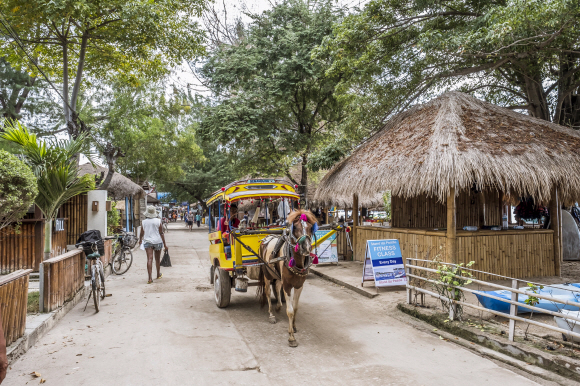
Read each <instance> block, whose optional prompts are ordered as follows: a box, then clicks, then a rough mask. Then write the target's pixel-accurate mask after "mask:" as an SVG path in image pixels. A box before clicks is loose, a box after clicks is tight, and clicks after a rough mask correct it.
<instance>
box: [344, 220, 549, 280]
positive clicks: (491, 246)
mask: <svg viewBox="0 0 580 386" xmlns="http://www.w3.org/2000/svg"><path fill="white" fill-rule="evenodd" d="M355 232H356V240H355V248H354V251H355V259H356V260H358V261H363V260H364V257H365V248H366V242H367V240H380V239H397V240H399V244H400V246H401V253H402V255H403V261H405V259H407V258H412V259H425V260H433V259H435V258H437V259H439V260H441V261H445V259H446V253H445V252H446V234H445V232H442V231H427V230H421V229H401V228H380V227H364V226H363V227H361V226H359V227H355ZM457 260H458V261H456V262H455V263H469V262H470V261H474V262H475V263H474V265H473V266H472V268H473V269H477V270H480V271H486V272H491V273H495V274H497V275H504V276H508V277H513V278H524V277H534V276H535V277H541V276H553V275H556V270H555V267H556V266H555V262H554V244H553V231H552V230H550V229H541V230H540V229H535V230H532V229H530V230H507V231H478V232H467V231H458V232H457ZM449 263H452V262H451V261H449ZM479 279H481V280H494V279H493V278H492V277H491V276H489V275H487V276H481V277H479Z"/></svg>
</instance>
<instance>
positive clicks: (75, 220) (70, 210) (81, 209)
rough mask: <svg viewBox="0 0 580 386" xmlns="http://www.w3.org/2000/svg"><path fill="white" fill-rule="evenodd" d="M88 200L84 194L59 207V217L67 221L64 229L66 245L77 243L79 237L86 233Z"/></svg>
mask: <svg viewBox="0 0 580 386" xmlns="http://www.w3.org/2000/svg"><path fill="white" fill-rule="evenodd" d="M87 208H88V198H87V195H86V194H79V195H78V196H74V197H73V198H71V199H70V200H68V201H67V202H65V203H64V204H63V205H62V206H61V207H60V216H61V217H66V218H68V219H69V221H68V222H67V224H66V226H65V229H66V231H67V242H66V243H67V244H69V245H72V244H74V243H76V242H77V239H78V238H79V236H80V235H81V234H82V233H83V232H86V231H87V217H88V211H87Z"/></svg>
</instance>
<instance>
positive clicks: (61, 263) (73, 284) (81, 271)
mask: <svg viewBox="0 0 580 386" xmlns="http://www.w3.org/2000/svg"><path fill="white" fill-rule="evenodd" d="M40 275H41V276H42V277H41V282H42V283H43V285H42V287H41V288H40V301H41V311H42V312H51V311H54V310H55V309H57V308H59V307H61V306H62V305H63V304H65V303H66V302H67V301H69V300H71V299H72V298H73V297H74V295H75V294H76V293H77V292H78V291H79V290H80V289H81V288H83V286H84V282H85V255H84V253H83V251H82V250H80V249H77V250H74V251H70V252H67V253H65V254H63V255H60V256H56V257H53V258H50V259H48V260H45V261H44V262H43V263H42V265H41V269H40Z"/></svg>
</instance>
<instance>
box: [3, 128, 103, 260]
mask: <svg viewBox="0 0 580 386" xmlns="http://www.w3.org/2000/svg"><path fill="white" fill-rule="evenodd" d="M4 130H5V131H4V132H3V133H1V134H0V138H3V139H5V140H7V141H11V142H14V143H15V144H17V145H19V146H20V150H21V151H22V153H21V154H22V159H23V160H24V162H26V163H27V164H28V166H30V168H31V169H32V172H33V173H34V175H35V176H36V179H37V184H38V196H36V199H35V204H36V205H37V206H38V207H39V208H40V210H41V211H42V213H43V214H44V217H45V218H46V222H45V225H44V259H45V260H46V259H48V258H50V250H51V248H52V222H53V220H54V219H55V218H56V216H57V214H58V209H59V208H60V207H61V205H62V204H64V203H65V202H67V201H68V200H69V199H70V198H72V197H74V196H76V195H78V194H82V193H86V192H88V191H89V190H93V189H94V188H95V179H94V176H93V175H91V174H87V175H84V176H79V173H78V172H79V169H78V163H77V157H78V155H79V154H85V155H87V157H88V158H89V159H92V154H91V153H90V151H89V144H88V141H87V137H86V135H81V136H79V137H78V138H77V139H70V140H55V141H51V142H46V141H41V140H38V139H37V138H36V135H35V134H32V133H30V132H29V131H28V129H27V128H26V127H24V126H22V125H21V124H20V122H18V121H15V122H12V121H10V122H7V123H6V125H5V128H4Z"/></svg>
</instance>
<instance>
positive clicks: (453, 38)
mask: <svg viewBox="0 0 580 386" xmlns="http://www.w3.org/2000/svg"><path fill="white" fill-rule="evenodd" d="M579 16H580V3H578V2H577V1H573V0H551V1H544V0H525V1H524V0H502V1H495V0H445V1H420V0H413V1H410V2H402V1H399V0H375V1H371V2H370V3H368V4H367V5H366V6H365V8H364V10H362V11H361V12H359V13H357V14H354V15H350V16H348V17H346V18H345V20H344V21H343V22H342V23H341V24H339V25H337V26H336V27H335V30H334V32H335V34H334V36H333V38H332V39H328V40H327V41H326V42H325V44H324V46H323V47H321V48H320V49H319V50H318V51H317V52H316V54H315V57H317V58H321V59H322V58H332V59H333V62H332V67H331V69H330V70H329V74H334V73H337V74H342V75H343V76H344V77H343V82H342V83H341V85H340V86H339V88H340V90H341V95H343V96H346V95H350V96H351V97H354V98H360V99H361V100H362V101H366V102H367V103H369V102H370V101H373V103H369V104H373V105H374V108H372V109H370V110H369V111H370V112H371V113H372V112H374V114H376V115H375V117H380V118H379V119H375V120H374V121H373V122H372V123H373V124H374V125H375V127H378V126H379V124H381V123H383V122H384V120H386V119H388V118H389V117H390V116H391V115H392V114H394V113H396V112H399V111H402V110H404V109H406V108H407V107H408V106H409V105H410V104H413V103H416V102H417V101H421V100H425V99H427V98H429V97H430V96H432V95H434V94H439V93H440V92H441V91H444V90H447V89H459V90H461V91H464V92H471V93H476V94H478V95H481V96H483V97H484V98H485V99H487V100H488V101H490V102H492V103H496V104H500V105H503V106H506V107H509V108H512V109H521V110H524V111H527V112H528V114H530V115H531V116H534V117H537V118H540V119H544V120H548V121H553V122H556V123H559V124H562V125H566V126H570V127H575V128H578V127H580V98H578V97H577V96H576V95H577V94H578V91H579V87H580V47H579V45H578V43H579V41H580V17H579ZM371 121H372V120H371Z"/></svg>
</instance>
